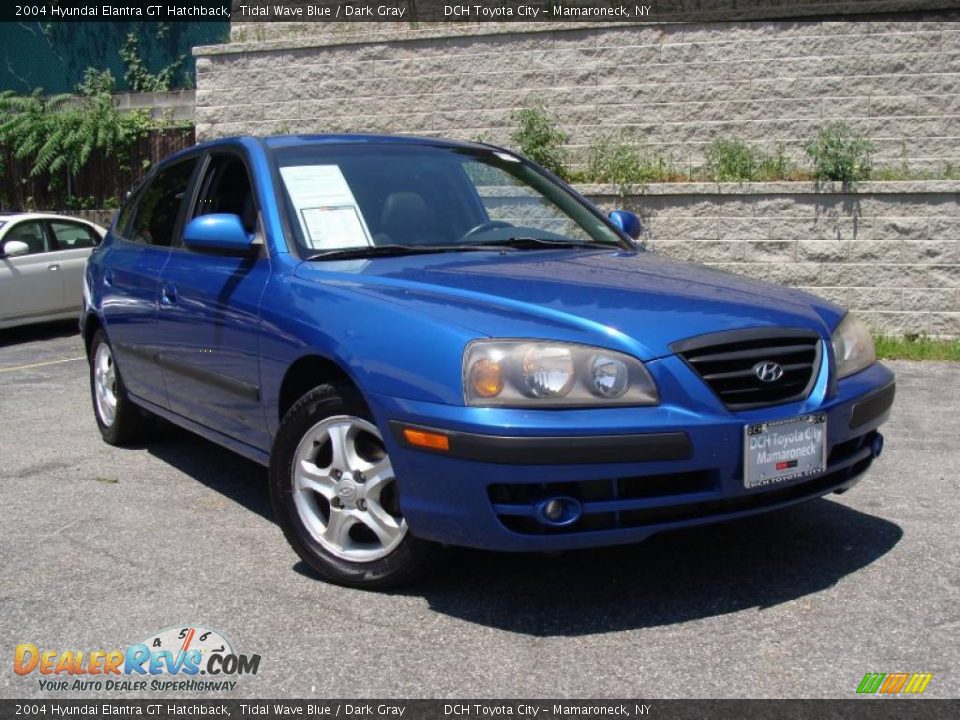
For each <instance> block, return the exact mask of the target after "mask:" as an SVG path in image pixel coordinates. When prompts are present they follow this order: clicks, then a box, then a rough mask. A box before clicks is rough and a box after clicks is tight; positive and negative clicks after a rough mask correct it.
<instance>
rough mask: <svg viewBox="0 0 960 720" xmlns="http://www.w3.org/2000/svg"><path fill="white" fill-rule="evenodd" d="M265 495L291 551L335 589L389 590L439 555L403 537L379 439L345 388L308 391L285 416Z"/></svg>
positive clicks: (357, 399) (387, 462)
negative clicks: (270, 501) (291, 548)
mask: <svg viewBox="0 0 960 720" xmlns="http://www.w3.org/2000/svg"><path fill="white" fill-rule="evenodd" d="M270 497H271V500H272V502H273V508H274V512H276V514H277V518H278V521H279V523H280V527H281V528H282V529H283V533H284V535H285V536H286V538H287V541H288V542H289V543H290V544H291V545H292V546H293V549H294V550H296V551H297V554H298V555H299V556H300V557H301V558H302V559H303V560H304V561H305V562H306V563H307V564H308V565H310V567H312V568H313V569H314V570H315V571H316V572H317V573H318V574H319V575H320V576H321V577H322V578H323V579H325V580H327V581H330V582H333V583H336V584H338V585H347V586H350V587H358V588H366V589H383V588H387V587H395V586H397V585H400V584H403V583H406V582H409V581H410V580H412V579H413V578H415V577H417V576H418V575H420V574H421V573H422V572H424V571H425V570H426V569H427V567H428V566H429V565H430V564H431V563H432V561H433V560H434V559H435V558H436V557H437V555H438V553H439V548H438V546H436V545H434V544H433V543H428V542H426V541H423V540H418V539H417V538H415V537H413V536H412V535H411V534H410V533H409V530H408V528H407V523H406V520H404V518H403V516H402V514H401V512H400V502H399V495H398V491H397V483H396V478H395V477H394V474H393V467H392V465H391V463H390V457H389V456H388V455H387V451H386V448H385V446H384V444H383V439H382V437H381V435H380V432H379V430H378V429H377V427H376V425H374V424H373V421H372V419H371V416H370V411H369V410H368V409H367V407H366V405H365V403H364V402H363V399H362V398H361V397H360V395H359V393H357V392H356V390H354V389H353V388H350V387H347V386H334V385H321V386H320V387H317V388H314V389H313V390H311V391H310V392H308V393H307V394H306V395H304V396H303V397H302V398H300V400H299V401H297V403H296V404H295V405H294V406H293V407H292V408H290V410H289V412H287V414H286V416H285V417H284V418H283V422H282V423H281V425H280V429H279V431H278V432H277V436H276V439H275V440H274V444H273V452H272V453H271V458H270Z"/></svg>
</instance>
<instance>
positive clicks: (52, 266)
mask: <svg viewBox="0 0 960 720" xmlns="http://www.w3.org/2000/svg"><path fill="white" fill-rule="evenodd" d="M59 269H60V263H50V264H49V265H47V270H59Z"/></svg>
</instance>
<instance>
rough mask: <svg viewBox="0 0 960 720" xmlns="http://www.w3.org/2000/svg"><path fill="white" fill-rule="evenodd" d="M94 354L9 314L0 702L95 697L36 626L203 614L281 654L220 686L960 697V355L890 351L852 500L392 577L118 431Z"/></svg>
mask: <svg viewBox="0 0 960 720" xmlns="http://www.w3.org/2000/svg"><path fill="white" fill-rule="evenodd" d="M82 353H83V349H82V343H81V341H80V338H79V337H78V336H77V334H76V331H75V325H74V324H66V325H52V326H51V325H47V326H41V327H38V328H32V329H26V330H24V329H19V330H7V331H2V332H0V568H2V575H0V577H2V583H0V697H4V698H25V697H50V698H58V697H77V696H78V694H77V693H76V692H70V691H67V692H57V691H46V690H41V689H40V686H39V683H38V677H39V676H38V674H37V673H32V674H31V675H27V676H23V677H21V676H18V675H16V674H15V673H14V672H13V662H12V659H13V653H14V647H15V646H16V645H18V644H21V643H35V644H36V645H37V646H38V647H40V648H41V649H56V650H59V651H63V650H84V651H91V650H110V649H113V648H118V647H125V646H126V645H129V644H131V643H135V642H139V641H141V640H143V639H144V638H146V637H148V636H151V635H152V634H154V633H156V632H157V631H160V630H162V629H164V628H170V627H177V626H188V625H189V626H197V627H203V628H212V629H216V630H218V631H220V632H221V633H222V634H223V635H224V636H225V637H226V638H228V639H229V640H230V642H231V643H232V645H233V647H234V649H235V650H236V651H238V652H241V653H246V654H252V653H256V654H259V655H260V656H261V663H260V667H259V672H258V673H257V674H256V675H248V676H245V677H242V678H239V679H238V686H237V688H236V689H235V690H234V691H232V692H222V693H218V692H212V693H204V694H203V696H204V697H218V696H222V697H235V698H253V697H264V698H265V697H301V698H303V697H313V698H358V697H368V698H372V697H384V698H386V697H396V698H423V697H427V698H484V697H490V698H494V697H507V698H510V697H514V698H523V697H538V698H550V697H556V698H575V697H590V698H599V697H629V698H674V697H678V698H714V697H758V698H759V697H775V698H779V697H802V698H819V697H836V698H852V697H854V696H855V692H854V691H855V689H856V686H857V684H858V683H859V682H860V680H861V678H862V677H863V675H864V673H866V672H929V673H933V679H932V681H931V682H930V684H929V686H928V687H927V690H926V693H925V694H926V695H928V696H932V697H954V698H956V697H958V696H960V561H958V558H960V552H958V551H960V542H958V540H960V532H958V527H960V525H958V516H960V492H958V489H960V486H958V470H960V441H958V438H960V414H958V410H960V364H947V363H908V362H893V363H889V365H890V366H891V367H892V368H893V369H894V370H895V372H896V373H897V379H898V391H897V401H896V404H895V406H894V410H893V414H892V418H891V420H890V422H889V423H888V424H887V425H885V426H884V428H883V432H884V435H885V436H886V441H887V442H886V448H885V451H884V455H883V457H882V458H881V459H880V460H878V461H877V462H876V463H874V466H873V468H872V469H871V470H870V472H869V473H868V475H867V476H866V477H865V478H864V480H863V481H862V482H861V483H860V484H859V485H858V486H857V487H856V488H854V489H853V490H852V491H851V492H849V493H847V494H845V495H843V496H832V497H830V498H829V499H823V500H817V501H813V502H810V503H806V504H804V505H801V506H796V507H794V508H791V509H788V510H784V511H780V512H776V513H773V514H768V515H763V516H759V517H754V518H751V519H747V520H741V521H737V522H732V523H727V524H722V525H714V526H708V527H703V528H698V529H693V530H685V531H677V532H672V533H668V534H662V535H659V536H656V537H654V538H652V539H650V540H649V541H647V542H645V543H643V544H640V545H637V546H631V547H623V548H614V549H607V550H602V551H589V552H571V553H564V554H556V555H505V554H495V553H486V552H479V551H457V552H455V553H453V555H452V556H451V558H450V560H449V562H448V563H447V565H446V566H445V567H444V568H443V569H442V570H441V571H439V572H437V573H436V574H434V575H433V576H431V577H430V578H428V579H427V580H425V581H422V582H421V583H419V584H418V585H416V586H413V587H410V588H407V589H405V590H403V591H402V592H395V593H390V594H378V593H369V592H361V591H356V590H348V589H344V588H339V587H335V586H331V585H327V584H325V583H323V582H321V581H318V580H317V579H315V578H314V577H313V576H311V574H310V572H309V570H308V569H307V568H306V567H305V566H304V565H303V564H302V563H301V562H299V560H298V558H297V557H296V555H295V554H294V552H293V551H292V550H291V549H290V548H289V547H288V545H287V543H286V542H285V541H284V538H283V535H282V533H281V531H280V529H279V528H278V527H277V525H276V524H275V523H274V521H273V517H272V512H271V509H270V502H269V497H268V492H267V484H266V471H265V470H264V469H263V468H261V467H259V466H257V465H255V464H253V463H251V462H248V461H246V460H244V459H242V458H240V457H238V456H236V455H234V454H232V453H230V452H228V451H226V450H223V449H221V448H219V447H217V446H215V445H213V444H211V443H208V442H206V441H204V440H201V439H200V438H198V437H196V436H194V435H191V434H190V433H187V432H185V431H182V430H179V429H177V428H175V427H173V426H170V425H167V424H163V425H161V426H160V427H159V428H158V431H157V434H156V436H155V438H154V439H152V440H150V441H149V442H147V443H145V444H143V445H139V446H135V447H130V448H122V449H121V448H114V447H110V446H108V445H106V444H104V443H103V442H102V441H101V439H100V436H99V434H98V432H97V429H96V426H95V424H94V420H93V416H92V411H91V408H90V401H89V390H88V380H87V370H86V363H85V361H84V360H83V359H82ZM71 679H72V678H71ZM97 695H98V693H93V695H90V694H88V695H87V696H88V697H89V696H97ZM99 695H100V696H104V697H105V696H111V697H136V696H146V697H157V696H158V693H156V692H153V693H151V692H149V691H148V692H145V693H132V694H131V693H122V694H121V693H113V692H106V691H104V692H102V693H99ZM177 696H178V695H177V694H176V693H167V694H165V695H164V697H177ZM180 696H183V697H196V696H198V693H196V692H192V693H191V692H186V693H183V694H182V695H180Z"/></svg>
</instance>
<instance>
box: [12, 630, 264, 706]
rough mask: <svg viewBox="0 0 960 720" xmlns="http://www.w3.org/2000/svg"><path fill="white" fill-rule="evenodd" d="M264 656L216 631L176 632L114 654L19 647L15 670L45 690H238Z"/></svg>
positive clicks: (166, 632) (112, 650) (258, 665)
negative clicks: (243, 648) (237, 647)
mask: <svg viewBox="0 0 960 720" xmlns="http://www.w3.org/2000/svg"><path fill="white" fill-rule="evenodd" d="M259 669H260V656H259V655H244V654H240V653H237V652H235V651H234V649H233V646H232V645H231V644H230V642H229V641H228V640H227V639H226V638H225V637H224V636H223V635H221V634H220V633H218V632H217V631H216V630H208V629H206V628H202V627H198V626H186V627H175V628H168V629H166V630H162V631H160V632H158V633H154V634H153V635H150V636H148V637H147V639H146V640H144V641H143V642H139V643H135V644H133V645H130V646H128V647H126V648H116V649H111V650H62V651H61V650H51V649H47V648H40V647H39V646H37V645H36V644H34V643H21V644H19V645H17V646H16V648H15V650H14V656H13V671H14V672H15V673H16V674H17V675H21V676H24V677H36V679H37V682H38V683H39V687H40V689H41V690H49V691H57V690H66V691H78V690H79V691H84V690H89V691H110V692H143V691H145V690H160V691H164V692H170V691H184V692H195V691H218V690H219V691H223V690H233V689H235V688H236V686H237V680H236V679H234V678H238V677H240V676H243V675H256V674H257V671H258V670H259Z"/></svg>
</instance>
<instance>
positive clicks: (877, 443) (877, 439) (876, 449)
mask: <svg viewBox="0 0 960 720" xmlns="http://www.w3.org/2000/svg"><path fill="white" fill-rule="evenodd" d="M870 452H871V454H872V455H873V456H874V457H875V458H878V457H880V453H882V452H883V435H881V434H880V433H877V434H876V435H874V436H873V441H872V442H871V443H870Z"/></svg>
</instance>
